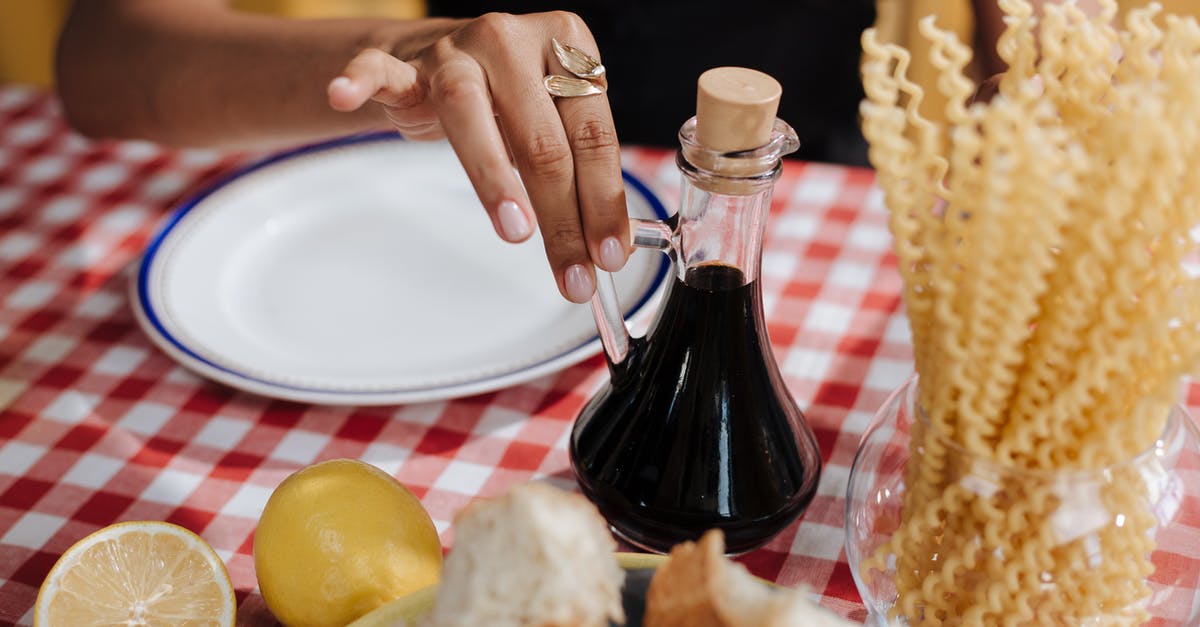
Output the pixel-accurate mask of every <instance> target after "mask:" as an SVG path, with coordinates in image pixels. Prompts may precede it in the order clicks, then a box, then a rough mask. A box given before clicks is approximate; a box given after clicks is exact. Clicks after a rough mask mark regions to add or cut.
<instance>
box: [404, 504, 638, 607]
mask: <svg viewBox="0 0 1200 627" xmlns="http://www.w3.org/2000/svg"><path fill="white" fill-rule="evenodd" d="M454 528H455V542H454V548H453V549H452V550H451V551H450V554H449V555H448V556H447V558H446V561H445V565H444V567H443V571H442V581H441V584H440V585H439V586H438V592H437V599H436V601H435V602H434V608H433V612H432V613H431V614H430V616H429V617H428V619H427V620H425V621H424V622H422V623H420V625H421V627H479V626H482V625H487V626H488V627H608V624H609V620H610V619H611V620H612V621H613V622H615V623H617V624H624V622H625V612H624V609H623V608H622V605H621V587H622V585H623V584H624V580H625V572H624V571H623V570H621V567H620V565H618V563H617V560H616V556H615V551H616V549H617V545H616V542H615V541H614V540H613V537H612V534H611V533H610V532H609V530H608V524H607V523H606V522H605V521H604V518H603V517H601V516H600V512H599V511H598V510H597V509H596V507H595V506H594V505H592V504H591V503H590V502H589V501H588V500H587V499H585V498H584V497H582V496H580V495H578V494H575V493H572V492H566V491H564V490H559V489H557V488H553V487H550V486H548V485H543V484H538V483H529V484H524V485H520V486H518V487H515V488H513V489H512V490H511V491H510V492H508V493H507V494H505V495H504V496H501V497H499V498H494V499H485V500H480V501H476V502H475V503H472V504H471V505H470V506H468V507H466V508H465V509H464V510H463V511H462V512H461V513H459V515H458V516H457V517H456V519H455V522H454Z"/></svg>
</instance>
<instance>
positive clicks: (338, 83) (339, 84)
mask: <svg viewBox="0 0 1200 627" xmlns="http://www.w3.org/2000/svg"><path fill="white" fill-rule="evenodd" d="M349 87H350V79H348V78H346V77H345V76H339V77H337V78H335V79H333V80H332V81H329V91H330V92H332V91H334V90H335V89H348V88H349Z"/></svg>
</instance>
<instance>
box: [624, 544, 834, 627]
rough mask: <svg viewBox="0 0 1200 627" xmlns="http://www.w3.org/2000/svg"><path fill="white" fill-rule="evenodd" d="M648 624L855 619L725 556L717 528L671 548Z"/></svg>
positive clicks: (788, 625)
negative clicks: (769, 581)
mask: <svg viewBox="0 0 1200 627" xmlns="http://www.w3.org/2000/svg"><path fill="white" fill-rule="evenodd" d="M642 624H643V625H644V626H645V627H842V626H844V625H852V623H850V622H848V621H846V620H844V619H842V618H841V617H838V616H836V615H834V614H832V613H830V612H827V611H825V610H823V609H821V608H820V607H818V606H817V605H816V604H814V603H813V602H811V601H809V600H808V598H807V596H806V595H805V593H804V592H802V591H800V590H791V589H787V588H775V587H771V586H769V585H767V584H766V583H765V582H763V581H761V580H759V579H756V578H755V577H754V576H753V575H751V574H750V573H749V572H748V571H747V570H746V567H745V566H742V565H741V564H738V563H737V562H734V561H732V560H730V559H728V558H726V557H725V537H724V535H723V534H722V533H721V531H720V530H718V529H714V530H711V531H709V532H708V533H706V534H704V536H703V537H702V538H700V542H699V543H695V542H684V543H681V544H678V545H676V546H675V548H673V549H671V555H670V557H669V559H668V560H667V563H666V564H664V565H662V566H660V567H659V568H658V571H657V572H656V573H655V574H654V578H653V579H651V580H650V589H649V591H648V592H647V595H646V616H645V618H644V619H643V621H642Z"/></svg>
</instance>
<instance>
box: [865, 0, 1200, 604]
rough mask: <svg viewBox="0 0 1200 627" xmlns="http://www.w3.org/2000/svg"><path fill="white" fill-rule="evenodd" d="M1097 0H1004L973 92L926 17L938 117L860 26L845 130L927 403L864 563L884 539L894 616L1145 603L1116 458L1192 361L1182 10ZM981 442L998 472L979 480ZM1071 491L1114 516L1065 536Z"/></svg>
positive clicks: (1167, 405) (1193, 290) (1196, 133)
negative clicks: (1087, 10) (989, 75)
mask: <svg viewBox="0 0 1200 627" xmlns="http://www.w3.org/2000/svg"><path fill="white" fill-rule="evenodd" d="M1102 5H1103V9H1102V12H1101V14H1100V15H1099V16H1096V17H1088V16H1086V15H1085V14H1084V13H1082V12H1081V11H1080V10H1079V9H1078V8H1077V7H1075V6H1074V4H1073V3H1066V4H1061V5H1048V6H1046V7H1045V9H1044V12H1043V14H1042V15H1041V16H1038V15H1035V12H1034V11H1033V10H1032V7H1031V6H1030V5H1029V4H1028V3H1027V2H1026V1H1025V0H1002V1H1001V6H1002V8H1003V9H1004V10H1005V12H1006V13H1007V14H1008V20H1007V24H1008V26H1007V29H1006V31H1005V33H1004V34H1003V35H1002V36H1001V38H1000V40H999V44H998V52H999V54H1000V56H1001V57H1002V58H1003V59H1004V60H1005V61H1007V63H1008V64H1009V68H1010V69H1009V71H1008V72H1007V73H1006V74H1005V76H1004V77H1003V79H1002V80H1001V82H1000V86H999V93H998V94H997V95H996V96H995V97H994V98H993V99H992V100H991V101H990V102H988V103H971V104H968V103H970V101H971V97H972V95H973V93H974V91H975V88H976V86H975V85H974V84H973V83H972V82H971V81H970V80H968V79H967V78H966V76H965V74H964V71H963V70H964V67H966V65H967V63H968V62H969V60H970V55H971V53H970V50H969V48H968V47H967V46H965V45H963V44H962V43H961V42H959V41H957V39H956V38H955V37H954V36H953V35H951V34H949V33H946V32H943V31H940V30H938V29H937V27H936V26H935V24H934V22H933V19H932V18H928V19H927V20H926V21H924V22H923V23H922V24H921V31H922V33H923V34H924V35H925V36H926V37H927V38H929V40H930V41H931V43H932V46H931V53H930V54H931V59H930V61H931V63H932V64H933V66H934V67H935V68H936V69H937V70H938V72H939V80H938V83H937V86H938V90H939V91H940V92H941V93H942V94H943V95H945V96H946V97H947V99H948V103H949V104H948V105H947V109H946V111H945V120H946V122H945V125H944V126H941V125H938V124H934V123H932V122H931V121H929V120H926V119H924V118H922V117H921V116H920V114H919V112H918V110H919V105H920V102H921V99H922V97H923V94H922V92H921V89H920V88H919V87H918V86H917V85H915V84H914V83H912V82H911V81H909V80H908V79H907V77H906V75H905V74H906V70H907V67H908V64H909V61H910V56H909V53H908V52H907V51H906V50H904V49H902V48H899V47H897V46H894V45H884V44H881V43H880V42H879V41H878V40H877V39H876V37H875V34H874V32H872V31H868V32H867V33H865V34H864V38H863V50H864V59H863V67H862V71H863V85H864V89H865V92H866V99H865V100H864V102H863V104H862V109H861V113H862V123H863V132H864V135H865V136H866V137H867V139H868V141H869V143H870V158H871V162H872V164H873V165H874V166H875V169H876V171H877V176H878V183H879V185H880V187H881V188H882V190H883V192H884V196H885V200H886V204H887V206H888V207H889V210H890V222H889V225H890V228H891V230H892V233H893V237H894V248H895V251H896V255H897V258H898V260H899V269H900V273H901V277H902V278H903V282H904V303H905V307H906V309H907V313H908V317H909V323H910V326H911V330H912V337H913V347H914V359H915V362H916V369H917V372H918V374H919V377H920V378H919V380H920V389H919V393H918V403H919V405H920V407H921V408H922V409H923V410H924V412H925V416H926V417H927V422H918V424H916V425H914V427H913V429H912V433H911V447H912V449H913V450H912V454H910V456H909V463H908V465H907V467H906V469H905V486H906V492H905V500H904V506H903V511H902V514H901V519H900V521H899V526H898V528H897V529H896V530H895V532H894V533H893V534H892V536H891V537H890V539H889V540H888V542H887V544H885V545H884V546H883V547H881V548H880V550H879V551H877V552H876V554H874V555H872V556H869V558H868V560H867V561H866V563H865V564H864V565H863V568H865V569H885V568H888V567H889V560H894V562H893V563H892V564H891V565H890V566H891V567H894V569H895V571H896V587H897V591H898V594H899V597H898V601H897V607H896V609H895V611H896V612H897V613H898V614H901V615H903V616H904V617H906V618H907V620H908V621H909V622H910V624H929V625H958V624H963V625H980V624H986V625H992V624H996V625H1026V624H1066V625H1075V624H1084V623H1089V624H1090V623H1091V622H1097V621H1098V624H1106V625H1107V624H1141V623H1142V622H1144V621H1145V620H1146V619H1147V618H1148V616H1147V615H1146V612H1145V610H1144V606H1145V603H1146V601H1147V598H1148V596H1149V595H1150V589H1149V587H1148V586H1147V584H1146V583H1145V582H1146V579H1147V577H1148V576H1149V575H1150V573H1151V571H1152V569H1153V566H1152V564H1151V562H1150V559H1149V556H1150V553H1151V552H1152V551H1153V546H1154V545H1153V538H1152V534H1151V533H1150V531H1151V529H1152V528H1153V527H1154V525H1155V519H1154V516H1153V513H1152V512H1151V511H1150V509H1149V507H1148V506H1147V502H1148V499H1149V495H1147V494H1146V488H1145V481H1144V477H1140V476H1138V472H1137V470H1136V469H1135V468H1133V467H1129V466H1121V465H1120V462H1122V461H1123V460H1127V459H1130V458H1131V457H1133V456H1135V455H1137V454H1138V453H1139V452H1140V451H1144V450H1146V449H1147V448H1149V447H1150V446H1151V445H1152V444H1153V443H1154V441H1155V440H1156V438H1157V437H1158V436H1159V435H1160V434H1161V433H1162V431H1163V429H1164V427H1165V425H1166V420H1167V417H1168V415H1169V413H1170V410H1171V407H1172V405H1173V404H1174V403H1175V402H1176V397H1177V395H1178V392H1179V385H1180V381H1181V380H1182V378H1183V377H1184V376H1185V375H1186V374H1187V373H1188V372H1189V371H1190V370H1191V369H1192V368H1193V366H1194V365H1195V364H1197V363H1198V362H1200V332H1198V328H1200V285H1198V284H1200V281H1197V280H1195V278H1194V277H1193V276H1192V275H1190V274H1189V273H1188V272H1187V271H1186V270H1185V263H1184V262H1185V260H1186V259H1187V258H1188V257H1189V256H1190V255H1194V254H1196V253H1197V252H1198V250H1197V243H1196V241H1195V239H1194V238H1193V237H1192V236H1191V229H1192V228H1193V227H1194V226H1196V225H1197V224H1200V27H1198V26H1197V24H1196V22H1195V20H1193V19H1190V18H1189V19H1180V18H1176V17H1174V16H1167V17H1165V18H1162V17H1161V16H1159V15H1158V13H1159V9H1158V8H1157V7H1156V6H1153V5H1152V6H1150V7H1147V8H1146V9H1142V10H1137V11H1133V12H1131V13H1130V14H1129V16H1128V18H1127V19H1126V21H1125V23H1124V24H1123V25H1119V26H1118V25H1115V24H1114V23H1113V21H1114V18H1115V15H1116V14H1117V7H1116V4H1115V2H1114V1H1112V0H1107V1H1105V2H1102ZM992 464H994V465H995V468H999V469H1004V472H1003V473H1000V472H997V474H996V476H1003V477H1005V478H1003V479H998V480H997V481H996V482H994V483H992V484H989V485H986V486H984V487H983V488H981V487H980V486H979V485H978V481H979V480H978V475H979V473H980V469H981V467H982V468H986V467H988V465H992ZM1101 468H1111V469H1112V472H1111V475H1112V476H1111V479H1110V481H1108V482H1107V483H1105V484H1103V485H1102V486H1101V487H1100V488H1099V489H1097V490H1096V493H1095V494H1086V495H1072V494H1069V493H1064V491H1063V490H1062V489H1060V488H1058V487H1056V486H1055V485H1053V481H1052V480H1051V479H1050V478H1051V477H1053V476H1054V475H1053V474H1049V473H1045V472H1042V471H1064V470H1068V471H1069V470H1078V469H1101ZM1023 473H1024V474H1023ZM1013 477H1015V478H1013ZM972 482H975V483H974V484H973V483H972ZM984 483H987V482H986V481H985V482H984ZM1077 498H1083V499H1088V503H1089V504H1093V505H1095V507H1096V508H1098V510H1097V511H1109V512H1111V511H1121V512H1126V513H1127V516H1128V519H1124V520H1122V524H1119V525H1107V526H1103V525H1102V526H1099V527H1098V528H1097V530H1095V532H1094V533H1090V534H1080V537H1078V538H1075V537H1072V536H1071V533H1072V532H1071V530H1070V529H1065V528H1064V527H1063V525H1062V524H1061V522H1060V521H1056V519H1055V516H1056V512H1060V511H1061V510H1062V508H1063V506H1064V505H1070V503H1069V501H1071V500H1072V499H1077ZM1097 552H1102V553H1103V559H1102V560H1098V559H1097V558H1096V555H1097Z"/></svg>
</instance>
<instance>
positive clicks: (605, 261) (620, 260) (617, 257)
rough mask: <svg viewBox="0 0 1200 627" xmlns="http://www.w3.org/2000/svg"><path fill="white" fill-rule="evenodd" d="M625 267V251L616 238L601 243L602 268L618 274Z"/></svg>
mask: <svg viewBox="0 0 1200 627" xmlns="http://www.w3.org/2000/svg"><path fill="white" fill-rule="evenodd" d="M624 265H625V249H623V248H621V242H620V240H618V239H617V238H615V237H609V238H606V239H605V240H604V241H603V242H600V267H602V268H604V269H605V270H608V271H609V272H616V271H617V270H620V269H621V267H622V266H624Z"/></svg>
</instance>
